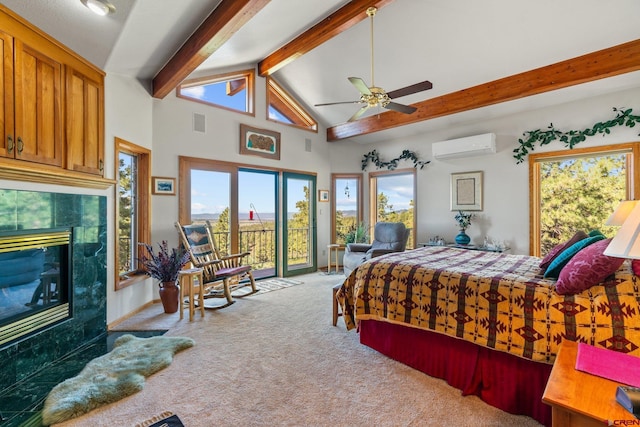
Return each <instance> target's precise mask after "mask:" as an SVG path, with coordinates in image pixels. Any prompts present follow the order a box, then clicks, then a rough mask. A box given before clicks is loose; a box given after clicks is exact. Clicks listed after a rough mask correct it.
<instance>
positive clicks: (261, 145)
mask: <svg viewBox="0 0 640 427" xmlns="http://www.w3.org/2000/svg"><path fill="white" fill-rule="evenodd" d="M240 154H248V155H251V156H260V157H266V158H267V159H275V160H280V134H279V133H278V132H274V131H272V130H266V129H257V128H253V127H251V126H247V125H243V124H240Z"/></svg>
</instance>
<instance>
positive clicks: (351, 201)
mask: <svg viewBox="0 0 640 427" xmlns="http://www.w3.org/2000/svg"><path fill="white" fill-rule="evenodd" d="M331 183H332V185H331V187H332V191H331V194H332V197H331V212H332V217H331V236H332V239H331V242H332V243H338V244H340V245H344V244H345V243H347V241H349V242H351V241H353V240H352V239H353V238H354V237H355V236H352V237H351V238H349V235H352V234H354V232H355V231H356V229H357V226H358V224H360V223H362V175H361V174H338V173H334V174H331Z"/></svg>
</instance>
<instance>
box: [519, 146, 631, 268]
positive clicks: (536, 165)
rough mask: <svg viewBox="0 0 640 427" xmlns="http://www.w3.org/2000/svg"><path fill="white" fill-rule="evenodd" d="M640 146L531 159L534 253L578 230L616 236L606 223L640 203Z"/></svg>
mask: <svg viewBox="0 0 640 427" xmlns="http://www.w3.org/2000/svg"><path fill="white" fill-rule="evenodd" d="M639 153H640V143H633V144H619V145H613V146H603V147H595V148H585V149H573V150H571V151H567V150H563V151H554V152H550V153H540V154H531V155H530V156H529V168H530V176H531V177H532V178H531V179H532V182H531V194H530V199H531V200H530V203H529V206H530V209H531V215H530V217H531V239H530V253H531V254H532V255H534V256H542V255H545V254H546V253H548V252H549V250H550V249H551V248H553V247H554V246H555V245H557V244H558V243H560V242H563V241H566V240H568V239H570V238H571V236H573V234H574V233H575V232H576V231H578V230H583V231H586V232H587V233H588V232H589V231H591V230H593V229H599V230H601V231H602V232H603V233H604V234H605V235H607V236H613V234H614V233H615V231H616V230H615V229H612V228H611V227H606V226H605V225H604V223H605V222H606V220H607V218H608V217H609V215H611V213H612V212H613V210H614V209H615V208H616V207H617V206H618V203H619V202H620V201H622V200H631V199H636V198H637V189H638V188H639V187H638V185H637V183H638V179H639V173H638V171H637V167H634V165H636V164H637V161H638V154H639Z"/></svg>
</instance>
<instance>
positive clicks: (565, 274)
mask: <svg viewBox="0 0 640 427" xmlns="http://www.w3.org/2000/svg"><path fill="white" fill-rule="evenodd" d="M610 242H611V239H605V240H600V241H599V242H596V243H594V244H592V245H589V246H587V247H586V248H584V249H582V250H581V251H580V252H578V253H577V254H576V255H575V256H574V257H573V258H571V260H570V261H569V262H568V263H567V265H566V266H565V267H564V268H563V269H562V271H561V272H560V277H558V281H557V282H556V292H557V293H559V294H560V295H574V294H578V293H580V292H582V291H584V290H587V289H589V288H590V287H591V286H594V285H597V284H598V283H600V282H602V281H604V279H606V278H607V277H609V276H610V275H612V274H613V273H615V272H616V271H617V270H618V269H619V268H620V266H621V265H622V263H623V262H624V258H614V257H610V256H607V255H604V250H605V249H607V246H609V243H610Z"/></svg>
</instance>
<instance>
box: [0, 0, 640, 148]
mask: <svg viewBox="0 0 640 427" xmlns="http://www.w3.org/2000/svg"><path fill="white" fill-rule="evenodd" d="M111 2H112V3H113V4H114V5H115V7H116V13H114V14H111V15H109V16H107V17H106V18H101V17H98V16H96V15H93V14H91V13H90V12H89V11H88V10H87V9H86V8H85V7H84V6H83V5H82V4H81V3H80V0H47V1H37V2H36V1H29V2H27V1H24V0H0V3H2V4H4V5H5V6H7V7H9V8H10V9H12V10H13V11H15V12H16V13H18V14H19V15H21V16H23V17H24V18H26V19H27V20H29V21H31V22H32V23H34V24H35V25H37V26H38V27H40V28H41V29H43V30H44V31H46V32H47V33H49V34H51V35H52V36H54V37H55V38H57V39H58V40H59V41H61V42H62V43H64V44H66V45H67V46H69V47H70V48H72V49H73V50H75V51H76V52H78V53H79V54H80V55H82V56H84V57H85V58H87V59H89V60H90V61H91V62H93V63H95V64H96V65H98V66H99V67H101V68H103V69H105V70H106V71H107V72H113V73H119V74H125V75H130V76H133V77H136V78H138V79H140V80H141V81H142V82H144V83H145V84H146V85H147V87H148V88H149V91H150V93H152V94H153V95H154V96H156V97H158V98H162V97H164V96H166V95H167V94H168V93H170V92H171V91H172V90H173V89H174V88H175V86H176V85H177V84H179V83H180V81H182V80H183V79H184V78H186V77H188V76H202V75H207V74H214V73H220V72H227V71H233V70H241V69H246V68H249V67H256V69H257V70H258V72H259V74H260V75H263V76H266V75H272V76H273V77H274V78H276V79H277V80H278V81H279V82H280V83H281V84H282V85H283V86H284V87H285V88H287V89H288V90H289V91H290V92H292V94H293V95H294V96H296V97H297V98H298V100H299V101H300V102H301V103H302V104H303V105H304V106H305V107H306V108H307V109H308V110H309V112H310V113H311V114H312V115H313V116H314V117H315V118H317V119H318V121H319V122H320V123H322V124H323V125H325V126H326V127H327V128H328V130H327V137H328V139H329V140H347V141H356V142H360V143H368V142H376V141H382V140H390V139H397V138H401V137H404V136H408V135H415V134H420V133H425V132H429V131H433V130H437V129H441V128H444V127H448V126H456V125H459V124H462V123H469V122H477V121H481V120H483V119H486V118H490V117H498V116H504V115H508V114H513V113H516V112H519V111H523V110H530V109H537V108H544V107H547V106H550V105H556V104H559V103H564V102H568V101H572V100H578V99H583V98H586V97H591V96H596V95H599V94H603V93H610V92H616V91H623V90H628V89H630V88H637V87H640V71H639V70H640V26H638V25H637V17H638V16H640V2H638V1H637V0H616V2H614V3H611V2H602V1H601V0H563V1H557V0H555V1H554V0H538V1H536V2H531V1H527V0H485V1H482V2H478V1H474V0H455V1H442V0H395V1H394V0H378V1H375V0H366V1H363V0H353V1H345V0H305V1H304V2H301V1H300V0H136V1H135V2H132V1H131V0H111ZM369 6H377V7H378V8H379V11H378V13H377V15H376V16H375V18H374V24H375V25H374V47H375V50H374V53H375V55H374V59H375V61H374V71H375V84H376V86H379V87H382V88H384V89H386V90H387V91H391V90H395V89H398V88H401V87H405V86H408V85H411V84H413V83H417V82H421V81H424V80H429V81H431V82H432V83H433V89H431V90H428V91H425V92H419V93H416V94H413V95H409V96H405V97H402V98H398V99H397V100H395V101H397V102H400V103H403V104H411V105H413V106H415V107H417V111H416V112H415V113H414V114H412V115H406V114H402V113H398V112H389V111H387V110H379V109H378V108H373V109H370V110H373V111H371V114H370V115H365V116H363V118H361V119H360V120H358V121H355V122H351V123H345V122H346V121H347V120H348V119H349V118H350V117H351V116H352V115H353V113H355V111H356V110H357V109H358V108H359V105H357V104H345V105H332V106H324V107H314V105H315V104H319V103H327V102H334V101H355V100H357V99H358V98H359V94H358V92H357V90H356V89H355V88H354V87H353V85H352V84H351V83H350V82H349V81H348V80H347V78H348V77H350V76H357V77H361V78H362V79H363V80H364V81H365V82H367V83H368V84H369V85H371V77H372V76H371V69H370V67H371V65H370V61H371V49H370V46H371V38H370V21H369V18H368V17H367V16H366V14H365V10H366V9H367V7H369ZM630 107H633V106H630Z"/></svg>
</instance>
